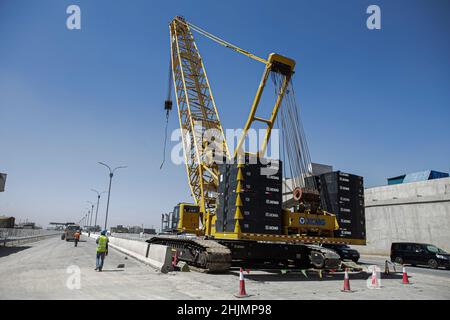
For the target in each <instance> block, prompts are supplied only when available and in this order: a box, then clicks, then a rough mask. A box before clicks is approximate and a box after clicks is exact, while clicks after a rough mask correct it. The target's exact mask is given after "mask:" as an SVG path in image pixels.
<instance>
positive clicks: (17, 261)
mask: <svg viewBox="0 0 450 320" xmlns="http://www.w3.org/2000/svg"><path fill="white" fill-rule="evenodd" d="M82 240H83V241H82V242H80V243H79V245H78V247H76V248H75V247H74V246H73V242H66V241H62V240H60V238H58V237H54V238H50V239H46V240H42V241H38V242H34V243H29V244H26V245H24V246H19V247H13V248H8V247H6V248H3V247H0V299H180V300H187V299H215V300H230V299H236V298H235V296H234V295H235V294H237V292H238V288H239V273H238V272H237V271H235V270H232V271H230V272H228V273H225V274H204V273H198V272H171V273H169V274H161V273H159V272H157V271H155V270H154V269H152V268H151V267H149V266H146V265H144V264H142V263H140V262H138V261H136V260H134V259H133V258H128V257H126V256H125V255H124V254H122V253H120V252H118V251H116V250H114V249H111V251H110V253H109V255H108V257H107V258H106V261H105V265H104V270H103V272H97V271H94V268H95V242H94V240H93V239H88V238H87V237H85V236H82ZM375 259H378V261H381V265H382V262H383V259H382V258H381V260H380V258H377V257H375ZM362 261H367V262H374V261H369V260H368V259H366V258H365V257H363V260H362ZM119 264H124V265H125V266H124V268H119V267H118V265H119ZM377 264H378V263H377ZM381 265H380V266H381ZM418 269H419V270H418V271H417V272H416V271H415V270H414V271H413V270H410V271H409V272H408V275H409V276H410V280H411V283H412V284H411V285H402V283H401V274H391V275H390V276H389V277H383V276H382V287H381V289H380V290H372V289H369V288H367V279H368V277H369V276H370V275H368V274H367V273H365V272H362V273H350V279H351V287H352V289H353V290H354V292H353V293H343V292H341V289H342V287H343V274H342V273H333V274H327V273H325V274H323V277H319V274H318V273H316V272H308V273H307V276H305V275H303V274H302V273H301V272H296V273H287V274H280V272H277V271H271V272H266V271H255V270H251V271H250V273H249V274H247V273H245V278H246V288H247V293H248V294H250V295H251V296H250V299H282V300H286V299H388V300H392V299H447V300H448V299H450V290H449V289H450V279H449V278H448V277H447V276H446V277H443V276H442V274H446V275H447V274H448V272H447V271H444V270H442V273H441V270H422V268H418Z"/></svg>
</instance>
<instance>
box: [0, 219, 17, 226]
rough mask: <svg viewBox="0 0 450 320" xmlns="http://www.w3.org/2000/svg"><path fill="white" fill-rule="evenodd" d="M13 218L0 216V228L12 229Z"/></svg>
mask: <svg viewBox="0 0 450 320" xmlns="http://www.w3.org/2000/svg"><path fill="white" fill-rule="evenodd" d="M15 221H16V219H15V218H14V217H7V216H0V228H14V224H15Z"/></svg>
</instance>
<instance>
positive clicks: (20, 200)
mask: <svg viewBox="0 0 450 320" xmlns="http://www.w3.org/2000/svg"><path fill="white" fill-rule="evenodd" d="M70 4H77V5H79V6H80V8H81V12H82V17H81V20H82V22H81V27H82V29H81V30H72V31H71V30H68V29H67V28H66V18H67V16H68V15H67V14H66V8H67V6H69V5H70ZM370 4H377V5H379V6H380V8H381V19H382V20H381V30H368V29H367V28H366V19H367V17H368V14H366V8H367V7H368V6H369V5H370ZM449 12H450V2H449V1H446V0H442V1H438V0H432V1H426V0H420V1H419V0H417V1H413V0H411V1H402V0H397V1H379V0H373V1H372V0H371V1H365V0H358V1H357V0H349V1H331V0H330V1H324V0H319V1H317V0H315V1H230V0H227V1H210V0H209V1H137V0H135V1H129V0H114V1H112V0H110V1H106V0H96V1H92V0H90V1H87V0H86V1H75V0H70V1H66V0H52V1H51V0H39V1H25V0H0V172H6V173H8V179H7V185H6V192H4V193H0V214H6V215H13V216H16V218H17V220H19V219H22V220H23V219H25V218H28V219H29V220H32V221H36V222H38V223H40V224H41V225H43V226H44V227H45V226H46V225H47V223H48V222H49V221H67V220H76V221H78V220H79V219H80V218H81V217H82V215H83V212H86V211H87V210H84V209H85V208H87V207H88V204H87V203H86V201H87V200H89V201H95V200H96V196H95V194H94V193H93V192H91V191H90V188H95V189H98V190H100V189H102V190H105V189H106V188H107V183H108V176H107V171H106V168H104V167H102V166H100V165H98V164H97V162H98V161H104V162H107V163H109V164H111V165H112V166H118V165H128V168H127V169H124V170H120V171H118V172H117V174H116V176H115V177H114V180H113V186H112V193H111V203H110V225H116V224H125V225H128V224H139V225H140V224H142V223H143V224H145V226H146V227H150V226H151V225H154V226H155V227H159V225H160V215H161V213H163V212H168V211H170V210H171V209H172V208H173V206H174V205H175V204H176V203H177V202H179V201H190V199H191V198H190V195H189V188H188V184H187V178H186V171H185V169H184V167H183V166H176V165H174V164H172V163H170V161H168V162H166V164H165V166H164V167H163V169H162V170H160V169H159V165H160V163H161V159H162V148H163V135H164V118H165V114H164V111H163V102H164V99H165V96H166V91H167V73H168V61H169V36H168V23H169V21H170V20H171V19H172V18H173V17H174V16H176V15H183V16H185V17H186V19H188V20H189V21H191V22H193V23H194V24H196V25H198V26H201V27H202V28H204V29H206V30H208V31H210V32H211V33H213V34H216V35H218V36H220V37H222V38H224V39H226V40H228V41H230V42H232V43H235V44H237V45H240V46H241V47H243V48H245V49H247V50H250V51H251V52H254V53H255V54H257V55H259V56H262V57H265V56H267V54H269V53H270V52H279V53H281V54H284V55H287V56H289V57H292V58H293V59H295V60H296V61H297V68H296V74H295V79H294V84H295V90H296V93H297V101H298V103H299V105H300V106H301V114H302V118H303V122H304V127H305V131H306V135H307V138H308V143H309V147H310V152H311V157H312V160H313V161H314V162H319V163H326V164H331V165H333V166H334V168H335V169H337V170H342V171H346V172H350V173H355V174H358V175H362V176H364V178H365V184H366V186H375V185H382V184H385V179H386V177H390V176H394V175H398V174H402V173H406V172H414V171H419V170H426V169H435V170H441V171H446V172H448V171H449V169H450V162H449V159H450V147H449V141H450V129H449V120H450V61H449V60H450V41H449V40H450V35H449V31H450V19H448V15H449ZM196 39H197V40H198V41H197V42H198V46H199V49H200V53H201V54H202V57H203V59H204V61H205V65H206V69H207V72H208V76H209V78H210V82H211V84H212V89H213V92H214V96H215V98H216V102H217V105H218V109H219V113H220V117H221V120H222V122H223V126H224V127H225V128H238V127H242V125H243V124H244V122H245V120H246V117H247V112H248V110H249V106H250V103H251V100H252V97H253V95H254V93H255V91H256V88H257V84H258V82H259V79H260V76H261V73H262V71H263V69H262V65H261V64H259V63H258V62H255V61H252V60H249V59H248V58H246V57H244V56H241V55H238V54H237V53H234V52H232V51H230V50H227V49H225V48H223V47H220V46H218V45H217V44H214V43H212V42H211V41H209V40H206V39H202V38H200V36H198V35H197V36H196ZM177 127H178V120H177V114H176V113H175V112H173V113H172V114H171V115H170V123H169V129H170V130H173V129H175V128H177ZM174 144H175V143H171V144H170V145H169V150H170V148H171V147H172V146H173V145H174ZM105 199H106V198H103V199H102V202H101V206H100V211H99V212H100V217H99V219H100V221H103V219H104V214H105V207H106V205H105V201H104V200H105Z"/></svg>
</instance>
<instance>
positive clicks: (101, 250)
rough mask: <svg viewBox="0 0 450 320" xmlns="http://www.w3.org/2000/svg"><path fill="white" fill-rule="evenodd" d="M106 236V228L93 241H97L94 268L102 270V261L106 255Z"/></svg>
mask: <svg viewBox="0 0 450 320" xmlns="http://www.w3.org/2000/svg"><path fill="white" fill-rule="evenodd" d="M108 241H109V239H108V237H107V236H106V230H103V231H102V232H101V233H100V236H99V237H98V238H97V240H96V241H95V242H96V243H97V259H96V267H95V270H98V271H102V269H103V262H104V261H105V256H107V255H108Z"/></svg>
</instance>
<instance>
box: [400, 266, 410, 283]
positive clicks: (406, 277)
mask: <svg viewBox="0 0 450 320" xmlns="http://www.w3.org/2000/svg"><path fill="white" fill-rule="evenodd" d="M402 283H403V284H411V283H410V282H409V279H408V274H407V273H406V268H405V266H403V281H402Z"/></svg>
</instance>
